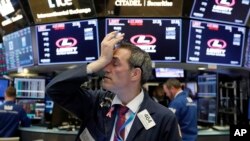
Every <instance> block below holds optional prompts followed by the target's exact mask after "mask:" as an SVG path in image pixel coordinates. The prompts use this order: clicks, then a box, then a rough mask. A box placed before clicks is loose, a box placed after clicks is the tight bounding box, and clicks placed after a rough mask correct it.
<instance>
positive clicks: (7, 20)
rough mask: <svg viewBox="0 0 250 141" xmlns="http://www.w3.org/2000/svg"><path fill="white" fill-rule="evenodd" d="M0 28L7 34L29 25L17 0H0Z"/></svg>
mask: <svg viewBox="0 0 250 141" xmlns="http://www.w3.org/2000/svg"><path fill="white" fill-rule="evenodd" d="M0 23H1V24H0V28H2V29H3V31H4V34H8V33H11V32H14V31H17V30H18V29H21V28H24V27H27V26H28V25H29V21H28V18H27V17H26V15H25V13H24V10H23V9H22V8H21V3H20V2H19V0H0Z"/></svg>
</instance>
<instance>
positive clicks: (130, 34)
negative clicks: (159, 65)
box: [106, 18, 181, 62]
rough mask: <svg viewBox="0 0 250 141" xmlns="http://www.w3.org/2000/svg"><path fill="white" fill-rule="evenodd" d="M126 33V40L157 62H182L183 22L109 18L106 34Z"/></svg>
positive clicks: (178, 20)
mask: <svg viewBox="0 0 250 141" xmlns="http://www.w3.org/2000/svg"><path fill="white" fill-rule="evenodd" d="M114 30H116V31H119V32H121V33H125V37H124V40H125V41H128V42H130V43H132V44H134V45H136V46H138V47H140V48H141V49H143V50H145V51H146V52H148V53H149V55H150V56H151V59H152V61H155V62H180V60H181V57H180V54H181V36H180V35H181V20H180V19H140V18H107V19H106V33H109V32H111V31H114Z"/></svg>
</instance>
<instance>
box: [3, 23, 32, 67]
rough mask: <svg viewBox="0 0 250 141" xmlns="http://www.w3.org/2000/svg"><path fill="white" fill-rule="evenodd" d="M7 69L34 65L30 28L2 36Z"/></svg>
mask: <svg viewBox="0 0 250 141" xmlns="http://www.w3.org/2000/svg"><path fill="white" fill-rule="evenodd" d="M3 44H4V47H5V57H6V58H7V59H6V67H7V70H15V69H18V68H19V67H25V66H32V65H34V58H33V48H32V39H31V28H30V27H27V28H24V29H21V30H18V31H16V32H13V33H10V34H8V35H5V36H3Z"/></svg>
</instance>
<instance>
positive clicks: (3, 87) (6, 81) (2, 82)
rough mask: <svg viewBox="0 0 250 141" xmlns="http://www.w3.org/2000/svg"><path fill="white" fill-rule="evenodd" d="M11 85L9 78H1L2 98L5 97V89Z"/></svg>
mask: <svg viewBox="0 0 250 141" xmlns="http://www.w3.org/2000/svg"><path fill="white" fill-rule="evenodd" d="M8 86H9V80H7V79H0V98H3V97H4V94H5V90H6V89H7V88H8Z"/></svg>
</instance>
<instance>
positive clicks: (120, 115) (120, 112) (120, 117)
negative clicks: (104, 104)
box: [114, 105, 129, 141]
mask: <svg viewBox="0 0 250 141" xmlns="http://www.w3.org/2000/svg"><path fill="white" fill-rule="evenodd" d="M116 110H117V121H116V126H115V136H114V141H123V140H124V136H125V128H123V129H121V128H122V125H123V124H124V123H125V121H126V117H125V114H126V113H127V112H128V110H129V108H128V107H126V106H123V105H117V106H116Z"/></svg>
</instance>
